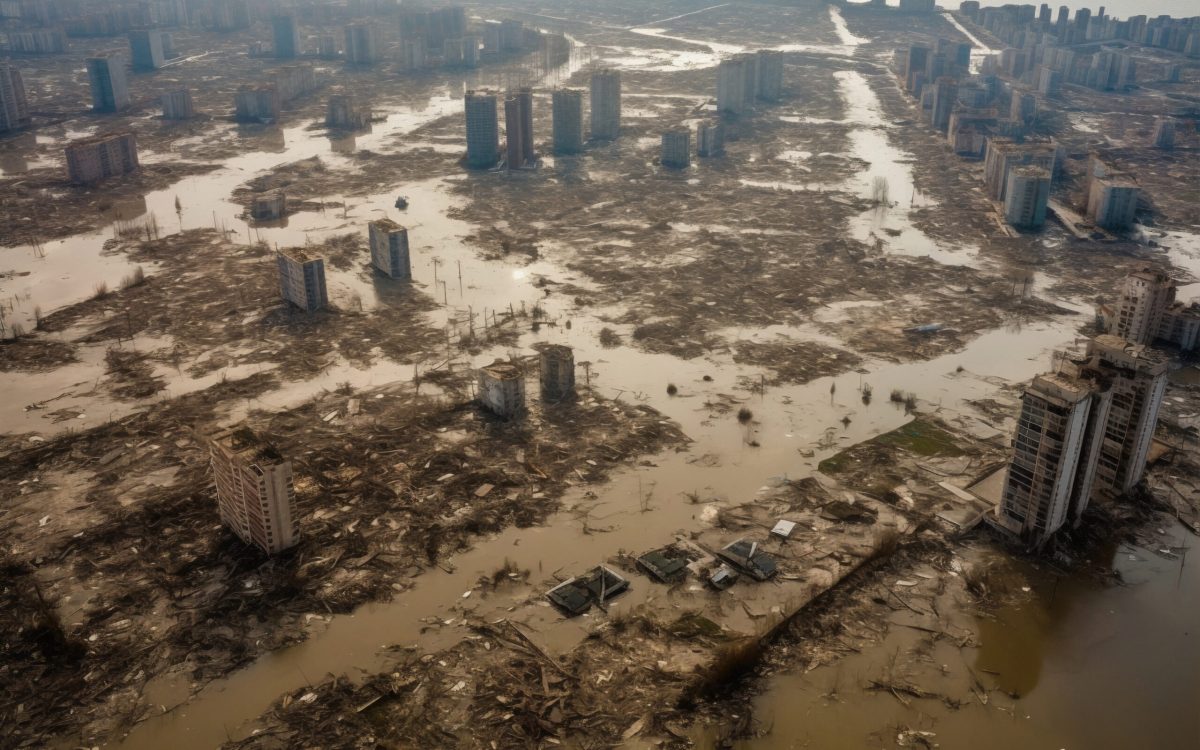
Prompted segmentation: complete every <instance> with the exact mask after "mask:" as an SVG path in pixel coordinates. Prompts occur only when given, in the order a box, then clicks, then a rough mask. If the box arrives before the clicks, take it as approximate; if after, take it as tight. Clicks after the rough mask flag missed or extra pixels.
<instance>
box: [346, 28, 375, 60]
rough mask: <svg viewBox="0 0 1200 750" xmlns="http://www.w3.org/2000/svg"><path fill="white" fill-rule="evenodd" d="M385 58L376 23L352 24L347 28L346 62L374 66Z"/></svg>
mask: <svg viewBox="0 0 1200 750" xmlns="http://www.w3.org/2000/svg"><path fill="white" fill-rule="evenodd" d="M382 57H383V41H382V38H381V36H380V29H379V26H378V25H376V24H374V23H368V22H365V21H364V22H359V23H352V24H350V25H349V26H347V27H346V62H348V63H353V64H355V65H372V64H374V63H377V62H379V61H380V60H381V59H382Z"/></svg>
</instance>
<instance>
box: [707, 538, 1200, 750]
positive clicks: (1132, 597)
mask: <svg viewBox="0 0 1200 750" xmlns="http://www.w3.org/2000/svg"><path fill="white" fill-rule="evenodd" d="M1163 523H1164V524H1165V525H1164V527H1163V529H1162V531H1163V533H1162V534H1156V535H1155V536H1156V539H1155V540H1154V544H1152V545H1148V547H1140V546H1130V545H1126V544H1114V545H1112V547H1111V548H1109V549H1108V550H1106V551H1105V552H1104V553H1103V554H1101V555H1099V556H1098V561H1099V562H1102V563H1105V564H1108V565H1111V566H1112V568H1114V569H1116V570H1118V571H1120V574H1121V577H1122V579H1123V580H1124V585H1112V586H1109V585H1101V584H1099V583H1097V582H1095V581H1094V580H1091V579H1085V578H1083V577H1081V576H1078V575H1065V576H1060V575H1055V574H1054V573H1052V572H1050V571H1048V570H1047V569H1046V568H1042V569H1034V568H1032V567H1031V566H1029V565H1028V564H1024V563H1020V562H1016V561H1014V562H1012V563H1011V566H1012V569H1013V574H1014V578H1015V580H1016V581H1018V582H1021V583H1023V585H1024V586H1027V587H1029V589H1030V591H1029V593H1028V594H1027V595H1025V596H1023V597H1021V598H1020V600H1019V601H1016V602H1013V603H1010V604H1008V605H1006V606H1003V607H1001V608H1000V609H999V610H998V611H996V612H995V613H994V616H973V615H972V614H971V613H969V612H967V611H964V609H962V608H961V607H959V606H956V605H955V604H954V600H953V598H951V597H947V598H946V599H945V600H943V601H942V602H941V603H940V604H941V606H939V610H940V611H941V612H942V613H943V614H946V613H947V612H953V614H952V615H951V616H950V617H949V621H950V623H951V625H950V626H949V627H948V628H947V630H949V631H950V632H952V633H954V634H956V635H957V634H959V633H962V632H965V631H971V632H974V633H976V639H977V640H978V642H979V643H980V646H979V647H978V648H965V649H962V650H961V651H960V650H959V649H958V648H956V647H955V646H954V645H953V644H951V643H948V642H947V641H946V640H941V641H938V643H937V645H935V646H934V648H933V650H932V652H931V653H930V654H929V657H928V659H919V658H916V659H912V658H909V657H910V655H911V653H912V649H913V647H914V646H915V644H916V643H917V641H918V636H920V635H921V633H919V632H918V631H914V630H912V629H908V628H904V627H892V628H891V629H890V631H889V633H888V635H887V637H886V638H885V639H883V640H882V641H880V642H879V643H878V644H877V645H875V646H874V647H872V648H870V649H868V650H865V651H864V652H863V653H861V654H852V655H850V656H847V657H846V658H844V659H842V660H840V661H838V662H837V663H836V664H834V665H831V666H826V667H821V668H819V669H816V670H813V671H812V672H809V673H807V674H794V673H792V674H780V675H777V676H774V677H772V678H770V680H769V681H768V686H767V691H766V693H765V694H764V695H762V696H761V697H760V698H759V699H758V700H757V701H756V702H755V709H754V710H755V716H756V717H757V718H758V719H759V720H760V721H761V722H762V725H763V726H765V727H770V728H771V729H770V733H769V734H768V735H767V736H765V737H761V738H758V739H754V740H749V741H745V742H741V743H738V744H737V747H738V748H741V749H742V750H783V749H784V748H802V747H804V748H828V749H830V750H833V749H835V748H847V749H849V748H864V747H887V748H890V747H896V746H897V744H896V739H897V735H898V733H899V731H900V728H902V727H908V728H911V729H913V730H917V731H926V732H932V733H933V734H934V736H929V737H927V739H928V740H930V741H931V742H934V743H937V745H938V746H940V747H944V748H960V747H962V748H977V749H978V750H1008V749H1009V748H1052V749H1056V748H1066V749H1067V750H1085V749H1086V750H1108V749H1109V748H1111V749H1112V750H1118V749H1121V750H1124V749H1127V748H1155V749H1160V748H1161V749H1162V750H1185V749H1186V748H1195V747H1197V746H1200V712H1198V711H1197V709H1198V708H1200V551H1197V550H1196V549H1195V547H1196V538H1195V537H1194V536H1192V535H1191V534H1190V533H1189V532H1187V530H1185V529H1184V528H1183V527H1182V526H1179V525H1177V524H1173V523H1171V522H1170V521H1169V520H1166V519H1164V520H1163ZM1166 548H1171V549H1173V550H1176V551H1177V552H1176V554H1175V555H1167V556H1160V555H1159V554H1157V551H1158V550H1160V549H1166ZM1179 548H1185V549H1186V551H1182V552H1179V551H1178V550H1179ZM989 554H990V553H989ZM1173 557H1174V559H1172V558H1173ZM897 655H899V659H898V661H899V662H900V663H903V664H908V665H912V666H910V668H909V669H907V670H905V673H904V676H905V679H906V680H907V681H908V682H911V683H913V684H915V685H917V686H919V687H921V688H922V689H925V690H929V691H932V692H937V693H942V694H945V695H948V696H951V697H955V698H959V699H962V700H964V701H966V702H965V704H964V706H963V707H962V708H960V709H957V710H953V709H950V708H947V707H946V706H945V704H943V703H942V702H941V701H939V700H919V699H908V700H910V701H911V705H910V706H904V705H902V704H901V703H900V701H899V700H897V699H896V698H895V697H893V696H892V695H890V694H889V693H886V692H867V691H865V690H863V689H862V688H863V686H864V684H865V682H866V681H867V680H870V679H878V678H882V677H883V676H884V675H885V674H886V673H887V671H888V666H889V663H890V662H891V661H892V660H893V659H894V658H896V657H897ZM943 665H945V672H943V671H942V667H943ZM968 667H970V669H971V670H973V671H974V673H975V674H976V675H977V676H978V677H979V678H980V680H981V681H982V682H983V684H984V685H985V686H986V688H987V689H988V691H989V692H988V698H989V700H988V705H986V706H985V705H982V704H981V703H980V701H979V700H978V699H977V698H975V697H974V696H973V694H972V692H971V690H970V684H971V677H970V672H969V671H968V669H967V668H968ZM835 686H836V687H837V691H836V692H837V697H836V699H833V698H830V697H828V694H829V693H830V691H831V689H832V688H834V687H835ZM1009 694H1013V695H1016V696H1019V697H1018V698H1015V699H1014V698H1012V697H1010V695H1009ZM702 746H703V743H702Z"/></svg>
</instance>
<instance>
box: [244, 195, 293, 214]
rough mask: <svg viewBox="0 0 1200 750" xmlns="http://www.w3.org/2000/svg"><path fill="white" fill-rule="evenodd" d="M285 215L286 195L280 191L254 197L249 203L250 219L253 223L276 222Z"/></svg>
mask: <svg viewBox="0 0 1200 750" xmlns="http://www.w3.org/2000/svg"><path fill="white" fill-rule="evenodd" d="M286 215H287V195H286V194H285V193H283V192H282V191H280V190H273V191H271V192H269V193H263V194H261V195H256V196H254V198H253V200H252V201H251V202H250V218H252V219H254V220H255V221H276V220H278V219H282V218H283V217H284V216H286Z"/></svg>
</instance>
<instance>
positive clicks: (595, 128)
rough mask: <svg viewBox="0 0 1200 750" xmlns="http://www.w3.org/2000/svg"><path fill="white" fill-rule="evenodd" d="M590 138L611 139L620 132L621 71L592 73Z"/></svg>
mask: <svg viewBox="0 0 1200 750" xmlns="http://www.w3.org/2000/svg"><path fill="white" fill-rule="evenodd" d="M591 100H592V101H591V104H592V138H595V139H598V140H613V139H614V138H616V137H617V136H618V135H620V133H621V71H619V70H611V69H603V70H597V71H594V72H593V73H592V79H591Z"/></svg>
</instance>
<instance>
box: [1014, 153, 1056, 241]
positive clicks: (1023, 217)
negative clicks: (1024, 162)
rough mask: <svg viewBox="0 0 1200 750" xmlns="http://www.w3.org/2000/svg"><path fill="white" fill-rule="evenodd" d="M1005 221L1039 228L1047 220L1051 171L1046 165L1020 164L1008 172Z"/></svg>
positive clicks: (1016, 225) (1027, 227) (1023, 226)
mask: <svg viewBox="0 0 1200 750" xmlns="http://www.w3.org/2000/svg"><path fill="white" fill-rule="evenodd" d="M1004 192H1005V196H1004V220H1005V221H1007V222H1008V223H1009V224H1012V225H1013V226H1014V227H1021V228H1022V229H1037V228H1039V227H1041V226H1042V224H1044V223H1045V222H1046V206H1047V205H1048V204H1049V201H1050V173H1049V172H1048V171H1046V170H1045V169H1043V168H1042V167H1034V166H1028V167H1017V168H1015V169H1012V170H1010V171H1009V173H1008V186H1007V187H1006V188H1005V191H1004Z"/></svg>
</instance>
